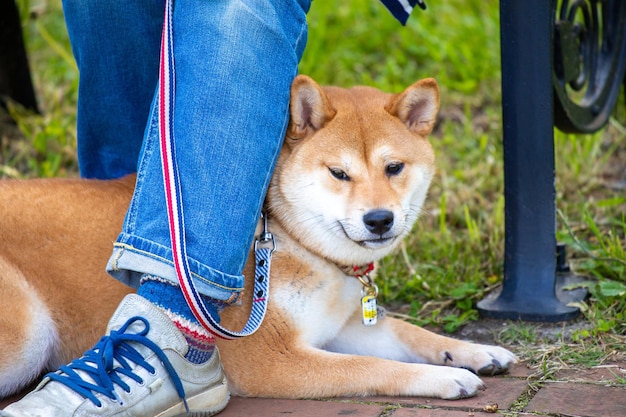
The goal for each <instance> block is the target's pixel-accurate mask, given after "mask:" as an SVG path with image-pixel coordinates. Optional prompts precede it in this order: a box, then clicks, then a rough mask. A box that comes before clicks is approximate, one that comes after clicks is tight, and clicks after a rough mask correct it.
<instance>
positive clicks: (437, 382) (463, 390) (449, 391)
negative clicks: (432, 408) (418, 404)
mask: <svg viewBox="0 0 626 417" xmlns="http://www.w3.org/2000/svg"><path fill="white" fill-rule="evenodd" d="M418 366H420V365H418ZM421 366H422V367H428V368H422V370H423V373H421V375H420V377H419V378H418V379H416V380H415V381H414V390H415V391H414V392H413V395H417V396H426V397H437V398H443V399H445V400H458V399H460V398H467V397H473V396H474V395H476V393H478V391H480V390H483V389H485V385H484V384H483V381H481V379H480V378H479V377H477V376H476V375H475V374H473V373H472V372H470V371H468V370H466V369H458V368H448V367H443V366H431V365H421Z"/></svg>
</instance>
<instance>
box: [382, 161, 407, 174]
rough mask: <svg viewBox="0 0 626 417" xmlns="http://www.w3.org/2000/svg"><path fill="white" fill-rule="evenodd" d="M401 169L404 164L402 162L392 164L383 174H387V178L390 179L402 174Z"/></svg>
mask: <svg viewBox="0 0 626 417" xmlns="http://www.w3.org/2000/svg"><path fill="white" fill-rule="evenodd" d="M403 168H404V164H403V163H402V162H394V163H391V164H389V165H387V166H386V167H385V172H386V173H387V176H389V177H391V176H393V175H398V174H399V173H400V172H402V169H403Z"/></svg>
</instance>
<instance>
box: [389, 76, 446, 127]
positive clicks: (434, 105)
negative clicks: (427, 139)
mask: <svg viewBox="0 0 626 417" xmlns="http://www.w3.org/2000/svg"><path fill="white" fill-rule="evenodd" d="M385 110H387V111H388V112H389V113H390V114H391V115H392V116H396V117H398V118H399V119H400V120H402V122H403V123H404V124H405V125H407V127H408V128H409V129H410V130H412V131H413V132H415V133H417V134H418V135H420V136H427V135H428V134H429V133H430V132H431V131H432V130H433V127H434V126H435V120H436V118H437V112H438V111H439V86H438V85H437V81H435V79H434V78H425V79H423V80H420V81H418V82H416V83H415V84H413V85H411V86H410V87H409V88H407V89H406V90H404V91H403V92H402V93H400V94H396V95H394V96H393V97H392V98H391V99H390V100H389V103H387V105H386V106H385Z"/></svg>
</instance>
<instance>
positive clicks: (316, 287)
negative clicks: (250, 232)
mask: <svg viewBox="0 0 626 417" xmlns="http://www.w3.org/2000/svg"><path fill="white" fill-rule="evenodd" d="M324 269H327V271H320V272H322V273H318V274H316V278H314V279H312V280H310V281H306V280H300V281H298V280H297V281H294V282H291V283H289V284H287V285H281V286H280V287H279V288H277V291H276V292H275V293H274V294H273V295H272V297H273V301H274V302H275V303H276V304H277V305H278V306H279V307H280V308H281V309H282V310H283V311H286V312H289V316H290V317H291V318H292V320H293V321H294V324H295V325H296V327H297V330H298V333H299V335H300V336H301V338H302V340H303V341H304V342H305V343H307V344H309V345H311V346H315V347H321V346H323V345H324V344H326V343H327V342H328V341H330V340H332V339H333V338H335V336H336V335H337V334H338V333H339V331H341V329H342V328H343V327H344V325H345V324H346V322H347V321H348V319H349V318H350V317H351V316H352V315H353V314H354V312H355V311H356V309H357V308H359V307H360V300H361V296H360V294H361V283H360V282H359V281H358V280H357V279H355V278H346V277H345V275H344V274H343V273H341V272H340V271H339V270H338V269H336V268H324ZM332 269H335V270H334V271H332ZM320 276H321V277H323V278H321V279H320V278H319V277H320Z"/></svg>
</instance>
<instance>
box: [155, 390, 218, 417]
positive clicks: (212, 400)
mask: <svg viewBox="0 0 626 417" xmlns="http://www.w3.org/2000/svg"><path fill="white" fill-rule="evenodd" d="M229 400H230V393H229V392H228V386H227V385H226V384H222V385H218V386H217V387H214V388H211V389H209V390H207V391H203V392H201V393H200V394H198V395H195V396H193V397H190V398H187V405H188V406H189V412H187V411H185V406H184V404H183V403H182V402H180V403H178V404H176V405H175V406H173V407H170V408H168V409H167V410H165V411H163V412H161V413H159V414H157V415H156V416H154V417H210V416H213V415H215V414H217V413H219V412H220V411H222V410H223V409H224V408H226V406H227V405H228V401H229Z"/></svg>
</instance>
